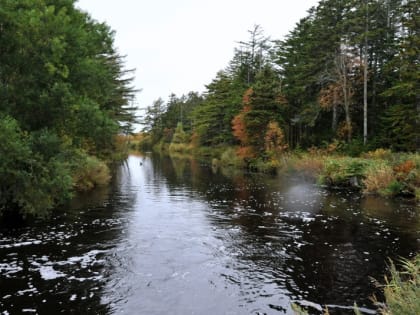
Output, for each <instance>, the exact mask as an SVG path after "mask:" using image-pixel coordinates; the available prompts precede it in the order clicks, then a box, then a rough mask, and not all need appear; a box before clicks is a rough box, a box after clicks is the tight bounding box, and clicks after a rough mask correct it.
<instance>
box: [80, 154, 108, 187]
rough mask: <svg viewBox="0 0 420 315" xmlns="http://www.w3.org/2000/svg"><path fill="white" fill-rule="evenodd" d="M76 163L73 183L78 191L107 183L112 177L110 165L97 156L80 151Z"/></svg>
mask: <svg viewBox="0 0 420 315" xmlns="http://www.w3.org/2000/svg"><path fill="white" fill-rule="evenodd" d="M75 162H76V161H75ZM75 165H76V167H75V170H74V173H73V174H74V175H73V185H74V187H75V189H76V190H78V191H87V190H90V189H92V188H94V187H96V186H101V185H106V184H108V183H109V180H110V179H111V175H110V171H109V168H108V166H107V165H106V164H105V163H104V162H103V161H100V160H99V159H97V158H96V157H93V156H88V155H86V154H84V153H80V155H79V157H78V159H77V162H76V164H75Z"/></svg>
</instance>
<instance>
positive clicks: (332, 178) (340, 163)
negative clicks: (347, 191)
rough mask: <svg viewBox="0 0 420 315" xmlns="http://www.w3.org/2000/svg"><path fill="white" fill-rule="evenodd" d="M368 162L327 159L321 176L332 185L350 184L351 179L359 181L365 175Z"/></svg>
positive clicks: (348, 158)
mask: <svg viewBox="0 0 420 315" xmlns="http://www.w3.org/2000/svg"><path fill="white" fill-rule="evenodd" d="M368 164H369V161H368V160H364V159H360V158H350V157H345V158H328V159H327V160H326V162H325V167H324V171H323V173H322V176H324V177H325V179H326V180H327V182H329V183H330V184H334V185H343V184H350V181H351V180H352V179H353V178H356V179H360V178H363V177H364V175H365V171H366V168H367V166H368Z"/></svg>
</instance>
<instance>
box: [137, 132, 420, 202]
mask: <svg viewBox="0 0 420 315" xmlns="http://www.w3.org/2000/svg"><path fill="white" fill-rule="evenodd" d="M186 139H187V138H186ZM130 143H131V148H132V149H137V150H140V151H142V150H143V151H144V150H147V149H149V150H152V151H154V152H157V153H160V154H166V155H169V156H173V157H178V158H186V159H191V158H196V159H200V160H204V161H206V162H207V163H208V164H209V165H211V166H212V167H213V168H215V169H217V168H235V169H239V170H240V169H242V170H244V171H245V170H248V171H254V172H261V173H270V174H284V175H289V174H296V175H297V176H302V177H304V178H305V179H307V180H310V181H313V182H315V183H317V184H319V185H324V186H326V187H329V188H345V189H351V190H356V191H360V192H361V193H363V194H374V195H379V196H382V197H391V198H392V197H405V198H411V199H414V200H415V201H417V202H418V201H420V155H419V154H418V153H404V152H397V153H396V152H391V151H390V150H386V149H376V150H374V151H368V152H365V153H361V154H360V155H359V156H357V157H351V156H349V155H345V154H343V153H341V152H340V149H339V147H340V144H338V143H337V142H335V143H333V144H330V145H328V146H327V147H325V148H315V147H313V148H310V149H308V150H306V151H303V150H299V151H298V150H295V151H288V150H282V151H281V152H279V153H278V154H270V153H267V155H266V156H269V158H254V159H248V160H247V159H245V158H243V157H241V156H240V153H241V148H240V147H219V148H201V147H198V148H196V147H194V145H193V144H192V143H186V144H182V143H179V142H178V141H177V142H175V143H171V144H169V145H168V144H164V143H162V142H160V143H158V144H157V145H155V146H153V147H152V148H150V147H148V146H147V145H148V136H147V135H144V134H139V135H137V136H132V137H131V139H130Z"/></svg>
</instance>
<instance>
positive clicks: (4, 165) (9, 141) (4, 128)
mask: <svg viewBox="0 0 420 315" xmlns="http://www.w3.org/2000/svg"><path fill="white" fill-rule="evenodd" d="M55 138H56V137H55V136H54V135H46V133H43V134H41V136H39V137H38V138H37V139H36V140H35V137H32V143H34V144H36V145H34V146H33V147H31V141H30V139H29V137H28V136H27V135H26V134H25V133H24V132H23V131H22V130H21V129H20V127H19V126H18V123H17V121H16V120H14V119H12V118H10V117H7V116H6V117H3V118H0V143H1V144H2V145H1V146H0V178H1V181H0V214H2V213H4V212H11V211H17V210H19V211H21V213H22V215H24V216H26V215H36V216H46V215H47V214H48V211H49V210H50V209H51V208H53V207H54V206H55V205H56V204H57V203H60V202H62V201H64V200H66V199H67V198H69V197H70V196H71V187H72V179H71V176H70V169H69V165H68V164H67V163H66V162H65V161H64V156H60V155H56V154H51V153H52V152H51V151H50V152H46V153H47V154H46V155H42V151H37V150H38V149H39V148H42V147H45V146H47V145H49V144H51V140H53V141H54V139H55Z"/></svg>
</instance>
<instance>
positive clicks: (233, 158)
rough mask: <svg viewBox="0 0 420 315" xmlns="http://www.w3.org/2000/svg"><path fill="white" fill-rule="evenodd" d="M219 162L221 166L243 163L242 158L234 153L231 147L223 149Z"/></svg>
mask: <svg viewBox="0 0 420 315" xmlns="http://www.w3.org/2000/svg"><path fill="white" fill-rule="evenodd" d="M220 162H221V165H222V166H234V167H243V166H244V165H245V163H244V160H243V159H241V158H240V157H239V156H238V155H237V154H236V151H235V149H233V148H228V149H226V150H225V151H223V153H222V155H221V157H220Z"/></svg>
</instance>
